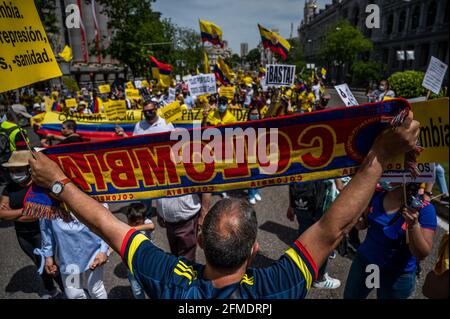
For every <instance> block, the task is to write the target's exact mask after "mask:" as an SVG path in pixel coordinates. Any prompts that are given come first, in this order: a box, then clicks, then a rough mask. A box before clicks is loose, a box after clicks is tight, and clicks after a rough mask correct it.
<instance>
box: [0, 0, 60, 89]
mask: <svg viewBox="0 0 450 319" xmlns="http://www.w3.org/2000/svg"><path fill="white" fill-rule="evenodd" d="M61 75H62V73H61V70H60V68H59V66H58V63H57V62H56V59H55V55H54V54H53V51H52V48H51V46H50V41H49V40H48V38H47V35H46V33H45V30H44V27H43V26H42V22H41V19H40V18H39V14H38V12H37V10H36V6H35V5H34V1H33V0H9V1H2V2H1V3H0V79H1V80H0V93H2V92H6V91H9V90H14V89H17V88H20V87H22V86H26V85H30V84H33V83H36V82H39V81H44V80H48V79H51V78H56V77H59V76H61Z"/></svg>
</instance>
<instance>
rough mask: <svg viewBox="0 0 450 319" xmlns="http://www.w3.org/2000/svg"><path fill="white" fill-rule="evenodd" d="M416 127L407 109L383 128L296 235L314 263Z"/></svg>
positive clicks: (348, 224) (411, 141)
mask: <svg viewBox="0 0 450 319" xmlns="http://www.w3.org/2000/svg"><path fill="white" fill-rule="evenodd" d="M419 127H420V124H419V122H417V121H414V120H413V114H412V112H410V113H409V116H408V117H407V118H406V120H405V121H404V123H403V125H402V126H401V127H398V128H389V129H386V130H385V131H384V132H383V133H382V134H381V135H380V136H379V137H378V138H377V139H376V141H375V143H374V145H373V146H372V148H371V150H370V151H369V153H368V154H367V156H366V158H365V160H364V161H363V163H362V164H361V166H360V168H359V169H358V172H357V173H356V175H355V176H354V177H353V178H352V180H351V181H350V183H349V184H348V185H347V186H346V187H345V188H344V190H343V191H342V192H341V194H340V195H339V196H338V198H337V199H336V201H335V202H334V203H333V204H332V205H331V207H330V208H329V209H328V211H327V212H326V213H325V215H324V216H323V217H322V218H321V219H320V220H319V221H318V222H317V223H315V224H314V225H313V226H311V227H310V228H309V229H308V230H307V231H305V232H304V233H303V234H302V235H301V236H300V237H299V241H300V242H301V243H302V245H303V246H304V247H305V248H306V250H307V251H308V252H309V254H310V255H311V258H312V259H313V261H314V262H315V264H316V265H317V267H320V266H321V265H322V264H323V262H324V261H325V259H326V258H328V256H329V254H330V253H331V252H332V251H333V249H334V248H335V247H336V246H337V245H338V244H339V242H340V241H341V240H342V238H343V237H344V236H345V234H347V233H348V232H349V231H350V230H351V229H352V227H353V226H354V225H355V224H356V223H357V221H358V219H359V217H360V216H361V214H362V213H363V212H364V210H365V209H366V208H367V206H368V205H369V202H370V199H371V198H372V195H373V193H374V191H375V187H376V185H377V182H378V180H379V179H380V177H381V175H382V173H383V171H384V170H385V168H386V165H387V164H388V162H389V160H391V159H393V158H395V157H396V156H398V155H401V154H404V153H406V152H408V151H410V150H413V149H414V148H415V147H416V142H417V139H418V136H419Z"/></svg>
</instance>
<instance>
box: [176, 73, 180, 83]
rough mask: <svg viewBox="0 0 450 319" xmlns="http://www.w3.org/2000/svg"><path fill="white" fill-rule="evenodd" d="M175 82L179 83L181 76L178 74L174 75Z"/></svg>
mask: <svg viewBox="0 0 450 319" xmlns="http://www.w3.org/2000/svg"><path fill="white" fill-rule="evenodd" d="M175 80H176V81H177V82H181V76H180V75H179V74H177V75H175Z"/></svg>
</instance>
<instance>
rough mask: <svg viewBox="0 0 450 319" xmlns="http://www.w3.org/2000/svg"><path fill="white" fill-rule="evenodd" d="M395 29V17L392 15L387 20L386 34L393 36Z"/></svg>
mask: <svg viewBox="0 0 450 319" xmlns="http://www.w3.org/2000/svg"><path fill="white" fill-rule="evenodd" d="M393 29H394V15H393V14H391V15H389V17H388V18H387V27H386V34H388V35H389V34H392V31H393Z"/></svg>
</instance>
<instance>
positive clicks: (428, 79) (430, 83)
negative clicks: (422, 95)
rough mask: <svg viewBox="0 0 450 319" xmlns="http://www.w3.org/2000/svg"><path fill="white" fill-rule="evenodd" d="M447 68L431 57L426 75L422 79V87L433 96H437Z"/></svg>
mask: <svg viewBox="0 0 450 319" xmlns="http://www.w3.org/2000/svg"><path fill="white" fill-rule="evenodd" d="M447 68H448V65H447V64H445V63H444V62H442V61H441V60H439V59H436V58H435V57H434V56H432V57H431V60H430V64H429V65H428V69H427V73H425V77H424V78H423V82H422V86H423V87H424V88H426V89H427V90H430V91H431V92H433V93H434V94H439V92H440V91H441V87H442V82H443V81H444V77H445V73H446V72H447Z"/></svg>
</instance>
